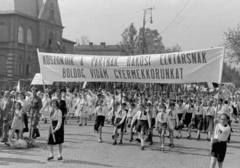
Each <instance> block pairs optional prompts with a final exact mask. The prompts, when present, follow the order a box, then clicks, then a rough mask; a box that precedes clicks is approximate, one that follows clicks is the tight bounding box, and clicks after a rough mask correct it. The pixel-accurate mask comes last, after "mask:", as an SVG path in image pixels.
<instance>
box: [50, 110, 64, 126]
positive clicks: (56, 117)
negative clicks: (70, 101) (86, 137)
mask: <svg viewBox="0 0 240 168" xmlns="http://www.w3.org/2000/svg"><path fill="white" fill-rule="evenodd" d="M52 110H53V109H51V112H52ZM50 117H51V119H52V120H53V121H58V123H57V127H56V128H55V129H54V131H55V130H58V129H59V128H60V127H61V125H62V112H61V110H60V109H55V110H54V113H53V114H52V115H50Z"/></svg>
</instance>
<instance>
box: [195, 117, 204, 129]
mask: <svg viewBox="0 0 240 168" xmlns="http://www.w3.org/2000/svg"><path fill="white" fill-rule="evenodd" d="M202 122H203V116H202V115H195V128H197V129H198V130H200V131H201V130H202Z"/></svg>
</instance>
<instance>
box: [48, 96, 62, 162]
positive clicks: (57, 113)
mask: <svg viewBox="0 0 240 168" xmlns="http://www.w3.org/2000/svg"><path fill="white" fill-rule="evenodd" d="M50 106H51V113H50V118H51V120H52V126H53V128H52V129H51V127H50V130H49V136H48V145H49V146H50V150H51V153H50V156H49V157H48V159H47V160H48V161H49V160H52V159H53V145H57V144H58V147H59V155H58V160H62V159H63V158H62V143H63V142H64V131H63V129H62V111H61V110H60V109H59V102H58V100H57V99H53V100H52V101H51V102H50ZM52 130H53V131H52ZM53 134H54V136H55V140H54V138H53Z"/></svg>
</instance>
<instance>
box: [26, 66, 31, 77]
mask: <svg viewBox="0 0 240 168" xmlns="http://www.w3.org/2000/svg"><path fill="white" fill-rule="evenodd" d="M30 71H31V67H30V65H27V67H26V75H30V73H31V72H30Z"/></svg>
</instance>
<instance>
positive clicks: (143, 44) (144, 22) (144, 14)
mask: <svg viewBox="0 0 240 168" xmlns="http://www.w3.org/2000/svg"><path fill="white" fill-rule="evenodd" d="M154 9H155V7H151V8H147V9H144V13H143V30H142V33H143V39H142V54H144V53H145V25H146V23H147V21H149V20H150V24H152V23H153V21H152V10H154ZM148 11H150V18H149V19H148V20H146V14H147V12H148Z"/></svg>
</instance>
